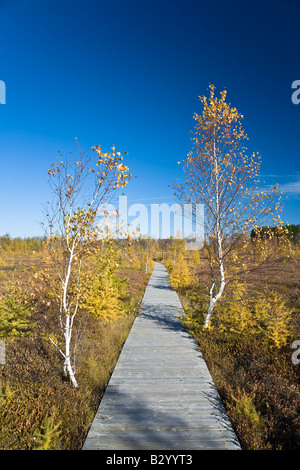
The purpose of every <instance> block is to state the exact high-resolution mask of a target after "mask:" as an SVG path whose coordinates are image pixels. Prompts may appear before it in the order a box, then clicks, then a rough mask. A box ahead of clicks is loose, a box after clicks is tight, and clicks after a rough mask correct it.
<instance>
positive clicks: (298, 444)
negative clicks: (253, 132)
mask: <svg viewBox="0 0 300 470" xmlns="http://www.w3.org/2000/svg"><path fill="white" fill-rule="evenodd" d="M214 90H215V89H214V87H213V86H211V87H210V96H209V97H208V99H207V98H206V97H202V104H203V107H204V111H203V114H202V115H195V116H194V118H195V120H196V127H195V130H194V133H193V139H192V141H193V145H194V148H193V150H192V151H191V152H190V153H189V155H188V158H187V160H186V162H184V172H185V181H184V182H183V183H182V184H179V185H176V190H177V194H178V197H179V198H181V201H182V202H183V203H185V202H188V203H198V202H200V203H203V204H205V229H206V238H205V242H204V246H203V248H201V249H200V250H194V251H193V250H191V251H189V250H186V249H185V240H182V239H180V237H178V238H175V239H173V238H172V237H171V238H170V239H168V240H158V241H157V240H152V239H151V238H145V237H142V236H138V235H137V236H136V237H134V238H133V239H131V237H130V236H129V234H128V233H123V234H122V235H123V236H122V238H116V237H114V236H112V234H111V233H110V225H109V214H107V223H106V225H105V226H104V227H102V229H101V230H100V229H99V224H98V220H97V214H98V209H99V207H100V206H102V205H103V204H104V206H105V204H106V203H107V202H109V201H110V200H111V199H112V198H113V197H114V195H115V194H116V191H118V190H119V189H123V188H124V187H125V186H126V185H127V183H128V182H129V180H130V179H131V174H130V173H129V169H128V167H127V166H126V165H125V164H124V163H123V157H122V155H121V153H120V152H116V150H115V148H114V147H112V149H111V150H110V151H109V152H103V151H102V149H101V147H100V146H94V147H93V148H92V149H91V150H92V153H91V155H86V154H84V153H82V152H81V150H80V148H79V152H78V156H77V157H76V158H73V157H72V156H71V157H69V159H62V156H61V155H59V159H58V161H57V162H56V163H54V164H53V165H52V166H51V168H50V169H49V171H48V174H49V179H50V184H51V187H52V189H53V195H54V200H53V203H51V204H49V205H48V207H47V212H46V225H45V228H46V231H45V237H43V238H27V239H21V238H13V239H12V238H11V237H10V236H9V235H8V234H6V235H3V236H1V237H0V340H1V341H3V342H4V344H5V359H6V360H5V363H4V364H0V423H1V427H0V449H1V450H8V449H24V450H40V449H42V450H53V449H57V450H61V449H72V450H75V449H81V447H82V445H83V443H84V440H85V437H86V434H87V431H88V429H89V426H90V425H91V423H92V420H93V418H94V415H95V412H96V410H97V408H98V406H99V403H100V401H101V397H102V395H103V392H104V390H105V387H106V385H107V383H108V381H109V378H110V375H111V373H112V371H113V369H114V366H115V364H116V361H117V359H118V356H119V354H120V351H121V349H122V345H123V343H124V341H125V340H126V337H127V335H128V333H129V331H130V328H131V326H132V323H133V321H134V319H135V316H136V314H137V313H138V310H139V305H140V302H141V300H142V297H143V294H144V290H145V287H146V285H147V282H148V280H149V276H150V275H151V272H152V269H153V266H154V262H155V261H159V262H162V263H165V266H166V268H167V270H168V273H169V277H170V283H171V285H172V287H173V289H175V290H176V291H177V292H178V294H179V295H180V298H181V301H182V304H183V306H184V310H185V314H184V315H183V316H182V322H183V323H184V324H185V326H186V327H187V329H188V330H189V331H190V333H191V334H192V335H194V337H195V339H196V341H197V342H198V343H199V346H200V348H201V350H202V352H203V354H204V357H205V359H206V362H207V364H208V367H209V369H210V372H211V374H212V376H213V379H214V382H215V384H216V386H217V388H218V390H219V393H220V395H221V398H222V399H223V402H224V405H225V408H226V411H227V413H228V415H229V417H230V419H231V422H232V423H233V426H234V428H235V430H236V433H237V436H238V438H239V440H240V442H241V445H242V447H243V448H244V449H299V448H300V414H299V409H300V391H299V378H300V375H299V371H300V369H299V367H300V365H298V364H297V363H295V361H292V352H293V351H292V349H291V346H292V344H293V343H294V342H295V341H296V340H299V339H300V327H299V319H300V300H299V293H300V276H299V274H300V245H299V233H300V226H299V225H293V226H288V225H283V224H282V222H281V221H280V219H279V218H278V215H279V212H280V196H279V194H278V188H277V187H274V188H272V189H271V191H263V190H261V189H259V182H258V181H257V176H258V173H259V171H258V170H259V158H258V156H257V155H254V154H253V155H251V156H247V154H246V149H245V148H244V140H245V139H246V135H245V133H244V131H243V129H242V125H241V122H242V118H243V117H242V116H241V115H240V114H239V113H238V112H237V110H236V109H235V108H232V107H231V106H229V105H228V104H227V103H226V101H225V98H226V93H225V92H222V93H221V98H217V97H215V95H214ZM266 220H269V221H270V220H271V221H272V223H268V224H266V223H265V221H266ZM118 230H121V229H120V227H119V228H118Z"/></svg>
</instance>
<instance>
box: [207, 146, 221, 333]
mask: <svg viewBox="0 0 300 470" xmlns="http://www.w3.org/2000/svg"><path fill="white" fill-rule="evenodd" d="M214 161H215V172H216V238H217V252H218V264H219V274H220V286H219V290H218V292H217V294H216V295H214V288H215V284H216V281H215V280H213V283H212V286H211V288H210V292H209V305H208V309H207V312H206V315H205V321H204V327H205V328H208V327H209V324H210V321H211V316H212V313H213V310H214V307H215V305H216V303H217V302H218V300H219V298H220V297H221V296H222V294H223V291H224V288H225V285H226V280H225V269H224V261H223V248H222V243H223V238H222V232H221V223H220V201H219V175H218V161H217V154H216V144H215V142H214Z"/></svg>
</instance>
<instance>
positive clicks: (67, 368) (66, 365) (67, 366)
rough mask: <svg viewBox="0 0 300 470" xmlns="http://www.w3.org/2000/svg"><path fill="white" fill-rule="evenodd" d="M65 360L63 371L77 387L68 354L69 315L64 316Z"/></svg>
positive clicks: (70, 331) (69, 341) (69, 337)
mask: <svg viewBox="0 0 300 470" xmlns="http://www.w3.org/2000/svg"><path fill="white" fill-rule="evenodd" d="M64 335H65V362H64V371H65V373H66V374H67V375H68V376H69V378H70V380H71V383H72V385H73V386H74V387H78V383H77V380H76V378H75V373H74V370H73V367H72V364H71V354H70V344H71V335H72V329H71V327H70V316H69V315H68V316H67V318H66V326H65V331H64Z"/></svg>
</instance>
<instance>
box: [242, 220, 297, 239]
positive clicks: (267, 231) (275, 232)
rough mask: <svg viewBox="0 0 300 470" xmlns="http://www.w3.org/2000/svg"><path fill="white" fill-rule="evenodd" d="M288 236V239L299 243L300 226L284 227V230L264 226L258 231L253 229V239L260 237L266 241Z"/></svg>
mask: <svg viewBox="0 0 300 470" xmlns="http://www.w3.org/2000/svg"><path fill="white" fill-rule="evenodd" d="M283 235H284V236H287V238H288V239H289V240H290V241H291V242H293V243H298V242H299V240H300V224H291V225H284V226H283V227H282V228H278V227H269V226H263V227H260V228H259V229H258V230H256V229H252V231H251V238H252V239H254V238H256V237H260V238H262V239H264V240H268V239H274V238H280V237H281V236H283Z"/></svg>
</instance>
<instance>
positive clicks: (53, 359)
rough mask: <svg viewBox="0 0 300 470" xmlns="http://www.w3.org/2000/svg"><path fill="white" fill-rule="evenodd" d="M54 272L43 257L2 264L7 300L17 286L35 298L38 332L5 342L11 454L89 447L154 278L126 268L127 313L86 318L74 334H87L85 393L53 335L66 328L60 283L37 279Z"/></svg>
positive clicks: (4, 417) (4, 437)
mask: <svg viewBox="0 0 300 470" xmlns="http://www.w3.org/2000/svg"><path fill="white" fill-rule="evenodd" d="M46 265H47V263H46V261H45V259H44V257H43V256H42V254H41V253H33V254H26V255H22V254H21V255H18V254H13V255H11V254H9V255H8V256H6V257H5V259H3V258H2V263H1V266H2V268H1V269H0V289H1V293H2V294H3V293H5V291H6V289H7V287H8V285H9V284H10V283H13V284H14V285H18V286H19V289H20V290H24V289H25V290H28V292H29V293H30V292H32V291H33V292H34V297H33V301H32V305H33V306H34V310H33V313H32V322H33V323H34V324H35V325H36V326H35V327H33V328H32V329H31V332H30V334H29V335H28V336H24V337H17V338H15V339H5V344H6V364H5V365H0V421H1V429H0V449H3V450H8V449H9V450H10V449H17V450H32V449H35V448H38V447H39V448H40V447H42V448H48V449H57V450H60V449H66V450H68V449H72V450H73V449H80V448H81V447H82V445H83V442H84V439H85V436H86V433H87V432H88V429H89V426H90V424H91V422H92V420H93V417H94V414H95V412H96V410H97V408H98V406H99V403H100V400H101V397H102V395H103V393H104V390H105V387H106V385H107V383H108V380H109V377H110V375H111V373H112V371H113V368H114V366H115V363H116V361H117V359H118V356H119V354H120V351H121V349H122V346H123V344H124V341H125V340H126V337H127V335H128V333H129V331H130V328H131V326H132V323H133V321H134V318H135V315H136V311H137V309H138V306H139V303H140V301H141V299H142V296H143V294H144V290H145V287H146V285H147V282H148V278H149V276H147V275H146V274H145V273H144V272H142V271H136V270H134V269H131V268H129V267H124V268H122V270H120V272H119V273H118V274H119V276H120V277H121V278H123V277H126V278H127V285H128V293H129V297H128V298H127V299H126V300H125V303H126V314H124V315H122V316H120V318H117V319H116V320H115V321H111V322H108V321H104V320H102V321H101V320H97V319H96V318H93V317H92V316H91V315H88V314H83V315H82V316H81V318H80V322H79V323H78V328H77V329H76V330H75V332H74V334H77V333H78V332H79V329H80V333H81V340H80V342H79V345H78V348H77V354H76V358H77V359H76V375H77V379H78V382H79V388H78V389H73V388H72V387H71V386H70V384H69V382H68V381H67V380H66V379H65V377H64V376H63V374H62V358H61V356H60V354H59V352H58V351H57V350H56V349H55V348H54V346H53V345H52V344H51V343H50V341H49V339H48V333H49V331H55V330H56V329H57V326H58V325H57V323H58V316H57V311H56V307H55V301H53V298H52V297H53V292H51V288H52V284H51V283H50V287H49V281H47V282H46V280H47V279H46V278H44V277H42V276H39V277H38V278H37V281H36V283H38V286H37V285H36V284H34V283H32V281H33V280H34V279H35V278H34V274H35V273H36V272H38V271H41V270H42V269H44V268H45V266H46ZM44 282H45V284H44V285H43V283H44ZM49 289H50V290H49ZM45 295H50V297H49V299H50V300H51V302H48V301H45ZM51 296H52V297H51ZM46 300H48V299H46ZM79 327H80V328H79ZM49 443H50V444H49ZM49 446H50V447H49Z"/></svg>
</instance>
